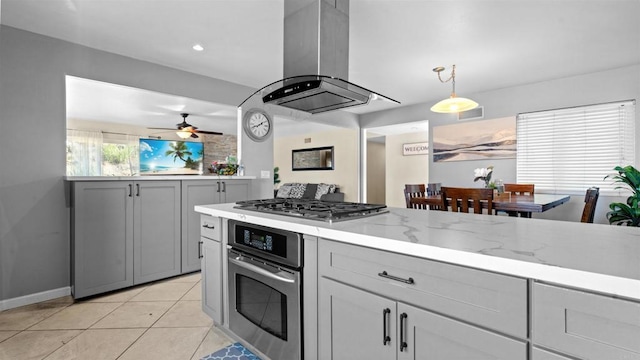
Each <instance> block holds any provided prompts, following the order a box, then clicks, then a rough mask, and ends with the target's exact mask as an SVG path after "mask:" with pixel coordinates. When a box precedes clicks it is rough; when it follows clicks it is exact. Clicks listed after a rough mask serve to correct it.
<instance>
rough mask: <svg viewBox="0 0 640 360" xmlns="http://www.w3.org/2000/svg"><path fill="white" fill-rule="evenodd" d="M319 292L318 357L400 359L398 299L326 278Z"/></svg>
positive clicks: (327, 358) (338, 359)
mask: <svg viewBox="0 0 640 360" xmlns="http://www.w3.org/2000/svg"><path fill="white" fill-rule="evenodd" d="M318 292H319V296H320V299H319V303H318V328H319V329H318V359H326V360H329V359H332V360H340V359H344V360H353V359H380V360H383V359H395V358H396V350H397V344H398V338H397V336H396V335H397V334H396V320H395V318H396V309H395V308H396V303H395V301H392V300H389V299H387V298H384V297H382V296H378V295H375V294H371V293H368V292H365V291H362V290H358V289H356V288H353V287H350V286H346V285H342V284H340V283H337V282H335V281H332V280H329V279H326V278H320V284H319V290H318ZM385 309H389V310H390V313H386V312H385ZM385 326H386V328H385ZM386 336H389V339H390V340H389V341H388V342H387V341H384V339H386Z"/></svg>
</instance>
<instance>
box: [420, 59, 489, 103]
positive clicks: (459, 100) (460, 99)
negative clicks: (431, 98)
mask: <svg viewBox="0 0 640 360" xmlns="http://www.w3.org/2000/svg"><path fill="white" fill-rule="evenodd" d="M433 71H434V72H437V73H438V79H440V82H442V83H446V82H449V80H451V83H452V84H453V90H452V91H451V96H450V97H449V98H448V99H444V100H442V101H439V102H438V103H437V104H435V105H433V106H432V107H431V111H433V112H437V113H449V114H450V113H460V112H463V111H467V110H471V109H475V108H477V107H478V103H477V102H475V101H473V100H471V99H467V98H463V97H457V96H456V66H455V65H453V70H451V76H450V77H449V78H448V79H447V80H442V77H440V72H442V71H444V67H442V66H438V67H437V68H434V69H433Z"/></svg>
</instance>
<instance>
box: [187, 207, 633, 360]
mask: <svg viewBox="0 0 640 360" xmlns="http://www.w3.org/2000/svg"><path fill="white" fill-rule="evenodd" d="M196 211H197V212H200V213H202V214H206V215H209V216H213V217H219V218H221V219H233V220H238V221H243V222H246V223H251V224H256V225H262V226H267V227H271V228H276V229H283V230H288V231H293V232H297V233H301V234H304V235H305V240H307V238H308V239H317V240H315V242H317V252H315V254H316V256H317V257H316V258H315V259H308V258H306V257H305V263H306V264H307V265H309V264H316V265H317V266H316V267H315V269H317V281H316V282H314V284H317V285H316V290H317V292H315V293H314V292H313V291H308V290H306V291H305V298H304V303H305V305H307V304H308V305H309V306H307V307H306V308H305V314H307V311H311V310H315V311H316V314H317V318H312V319H310V316H309V315H308V314H307V316H306V317H305V324H304V329H305V334H304V337H305V358H316V357H313V356H317V358H319V359H327V358H348V356H346V355H338V354H337V353H336V349H342V350H344V351H348V350H345V349H347V347H352V348H353V347H355V348H362V349H364V348H371V350H370V351H372V353H374V354H377V355H376V357H379V356H382V355H380V354H383V353H384V350H388V351H389V352H392V354H391V353H390V354H389V355H388V357H389V358H392V357H393V358H395V356H397V357H398V358H402V359H405V358H406V359H408V358H421V357H420V355H419V351H421V349H420V348H419V347H417V346H414V344H412V343H411V342H409V345H408V347H404V348H403V347H402V346H400V347H398V346H397V345H398V343H400V344H401V345H402V343H403V342H405V341H404V340H405V339H404V338H403V337H407V332H409V333H410V335H409V336H408V338H410V339H412V340H413V339H416V340H415V341H416V343H418V341H417V338H418V335H419V334H426V333H427V332H428V329H427V328H428V326H426V325H425V324H426V323H427V322H431V323H434V324H439V325H438V329H439V331H440V332H441V333H440V334H438V335H439V336H440V337H441V338H446V340H447V341H442V343H445V342H446V343H448V344H449V345H446V346H445V345H443V346H442V348H443V350H442V351H441V352H438V351H437V350H436V351H435V352H434V346H435V347H438V346H439V345H440V344H436V343H437V342H438V340H436V339H435V338H434V337H429V336H426V335H425V336H426V337H425V338H424V339H423V340H424V341H423V342H426V343H429V345H430V347H431V350H429V351H430V353H432V354H433V353H439V354H449V355H443V356H452V354H456V356H457V355H460V354H463V352H456V351H458V350H457V349H452V347H453V348H455V346H454V345H451V344H455V343H456V341H455V339H452V338H449V337H448V336H449V333H450V335H451V336H461V335H460V334H466V335H465V336H466V337H465V339H466V340H465V342H466V344H465V347H467V349H466V350H464V351H467V354H468V351H471V350H469V349H475V350H477V351H478V354H477V356H476V357H473V358H474V359H475V358H478V359H484V358H495V359H502V358H504V359H507V358H513V359H515V358H521V359H527V358H528V359H536V360H540V359H571V358H580V359H603V358H607V359H616V358H620V359H622V358H624V359H640V346H639V345H638V344H636V343H637V341H635V340H633V339H637V338H638V336H639V335H640V303H639V302H640V231H638V229H635V228H627V227H616V226H608V225H598V224H583V223H577V222H576V223H573V222H562V221H550V220H540V219H524V218H510V217H502V216H479V215H473V214H456V213H448V212H440V211H420V210H411V209H400V208H392V209H389V212H388V213H384V214H379V215H373V216H370V217H365V218H360V219H354V220H347V221H342V222H333V223H328V222H322V221H314V220H307V219H302V218H296V217H288V216H280V215H272V214H265V213H258V212H252V211H245V210H240V209H234V207H233V204H220V205H203V206H196ZM224 240H225V239H224V236H222V244H224ZM312 243H313V241H312ZM305 246H307V243H305ZM310 254H311V255H310ZM313 254H314V253H313V252H307V251H306V250H305V256H312V255H313ZM376 264H378V265H379V266H378V267H379V270H376V273H370V272H371V271H373V270H372V269H370V268H372V267H373V266H376ZM222 265H223V266H224V263H223V264H222ZM382 270H384V271H382ZM305 271H307V272H312V271H311V270H307V268H305ZM387 271H388V274H389V275H391V277H395V278H396V279H401V280H402V279H404V280H406V279H408V278H409V277H410V278H411V282H406V283H403V282H398V281H395V282H394V280H393V279H391V280H389V279H388V278H386V277H382V276H381V275H382V274H383V273H384V274H385V275H386V274H387ZM412 272H413V273H412ZM378 275H380V276H378ZM205 276H206V275H205ZM414 279H415V281H414ZM389 284H391V285H389ZM434 284H435V285H434ZM433 286H435V288H434V287H433ZM369 295H370V296H369ZM310 296H315V297H316V298H311V299H309V298H308V297H310ZM349 297H352V298H354V297H355V298H357V299H358V303H359V304H360V305H361V306H362V307H363V308H364V307H366V306H368V303H367V301H365V300H367V299H369V298H370V299H372V303H374V302H376V301H378V300H380V301H382V300H392V302H393V305H383V308H384V309H382V308H381V309H380V311H379V315H378V310H375V311H373V310H372V312H371V314H374V313H375V314H376V315H375V321H374V323H373V324H372V325H371V326H373V325H374V324H378V322H380V324H381V323H382V317H383V316H384V317H385V319H384V320H385V327H384V335H385V336H387V333H388V334H390V336H389V338H390V341H388V342H387V341H386V340H385V341H384V344H383V341H382V340H380V341H378V340H379V337H380V336H383V332H382V329H380V334H379V335H380V336H378V335H375V341H372V342H371V343H370V344H369V343H368V342H367V340H362V341H360V340H358V341H356V340H355V339H353V338H350V339H347V340H348V341H349V342H350V345H348V346H347V345H344V346H343V344H341V343H339V341H340V339H339V337H336V336H334V334H333V333H334V332H336V333H342V334H347V333H348V331H347V332H345V331H344V329H342V327H345V326H346V327H348V326H351V325H349V324H351V323H354V325H353V326H357V325H358V324H357V323H358V322H360V323H361V325H360V326H362V327H363V329H361V330H362V331H364V330H365V329H366V323H363V322H366V321H367V320H368V319H369V318H370V317H372V316H373V315H371V316H368V315H366V314H367V313H366V312H365V311H363V312H362V313H361V314H360V315H362V316H360V315H359V314H358V312H357V311H356V310H357V309H356V308H355V307H349V306H350V305H349V306H346V305H345V306H344V307H343V308H341V307H340V306H342V305H340V304H346V303H347V302H348V301H349ZM505 299H506V300H505ZM223 300H224V299H223ZM360 305H359V306H360ZM376 306H377V305H376ZM309 307H310V308H312V309H309ZM406 307H411V308H415V307H418V308H419V309H418V310H419V311H422V313H419V314H418V315H413V316H412V315H407V314H411V312H409V311H406V310H405V309H406ZM386 309H391V310H389V312H384V314H385V315H383V310H385V311H386ZM226 311H232V310H230V309H226ZM396 313H397V315H398V316H396ZM347 314H348V315H349V316H351V315H352V316H353V319H352V320H354V321H348V322H346V323H343V322H342V321H340V319H341V318H344V317H345V315H347ZM402 315H407V317H402ZM316 319H317V323H314V324H313V325H315V326H316V327H317V330H316V331H315V332H314V330H313V329H311V328H310V324H308V322H312V323H313V322H314V321H315V320H316ZM415 319H422V320H423V321H422V320H421V322H419V323H416V321H418V320H415ZM338 324H340V327H341V328H339V327H338ZM222 326H224V322H223V323H222ZM380 327H382V325H381V326H380ZM376 328H377V327H376ZM443 329H444V330H443ZM447 329H448V330H447ZM347 330H357V329H355V328H354V329H347ZM447 331H449V333H448V332H447ZM308 332H311V334H308ZM402 333H404V334H402ZM361 334H363V332H361ZM376 334H377V333H376ZM456 334H457V335H456ZM309 337H312V338H314V337H315V339H317V349H316V350H317V351H310V349H308V348H309V347H311V348H312V349H315V347H314V346H313V345H310V344H308V343H309V342H310V341H313V339H309ZM397 339H399V341H396V340H397ZM359 342H361V343H359ZM434 342H435V343H434ZM421 343H422V342H421ZM354 344H355V346H354ZM376 346H379V348H376ZM485 348H492V349H496V348H498V349H506V350H505V352H504V353H501V352H500V351H498V353H493V354H491V355H490V356H484V355H483V356H481V355H479V354H480V353H483V354H484V353H485V352H490V351H492V350H488V349H485ZM422 351H427V350H424V349H422ZM461 351H462V350H461ZM472 353H473V352H472ZM473 354H475V353H473ZM565 355H567V356H565ZM341 356H344V357H341ZM380 358H387V357H386V356H382V357H380ZM435 358H438V357H435ZM443 358H446V357H443Z"/></svg>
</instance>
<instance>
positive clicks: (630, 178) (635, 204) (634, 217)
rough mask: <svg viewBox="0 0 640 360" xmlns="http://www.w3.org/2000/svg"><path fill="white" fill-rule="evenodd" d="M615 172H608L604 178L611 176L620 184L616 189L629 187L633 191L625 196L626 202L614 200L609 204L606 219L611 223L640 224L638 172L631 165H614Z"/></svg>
mask: <svg viewBox="0 0 640 360" xmlns="http://www.w3.org/2000/svg"><path fill="white" fill-rule="evenodd" d="M614 170H615V171H617V172H618V173H617V174H609V175H607V176H605V179H607V178H612V179H613V180H614V182H616V183H619V184H621V185H619V186H616V187H615V188H616V189H626V188H630V190H631V192H632V193H633V194H632V195H631V196H629V197H628V198H627V203H626V204H625V203H619V202H614V203H611V204H609V209H611V211H609V212H608V213H607V219H608V220H609V224H611V225H614V224H615V225H627V226H640V172H639V171H638V170H637V169H636V168H634V167H633V166H631V165H627V166H625V167H620V166H616V167H615V168H614Z"/></svg>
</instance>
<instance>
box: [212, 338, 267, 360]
mask: <svg viewBox="0 0 640 360" xmlns="http://www.w3.org/2000/svg"><path fill="white" fill-rule="evenodd" d="M200 360H260V358H259V357H257V356H256V355H255V354H254V353H252V352H251V351H249V350H247V348H245V347H244V346H242V344H240V343H239V342H237V343H235V344H231V345H229V346H227V347H224V348H222V349H220V350H218V351H216V352H214V353H213V354H209V355H207V356H205V357H203V358H202V359H200Z"/></svg>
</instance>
